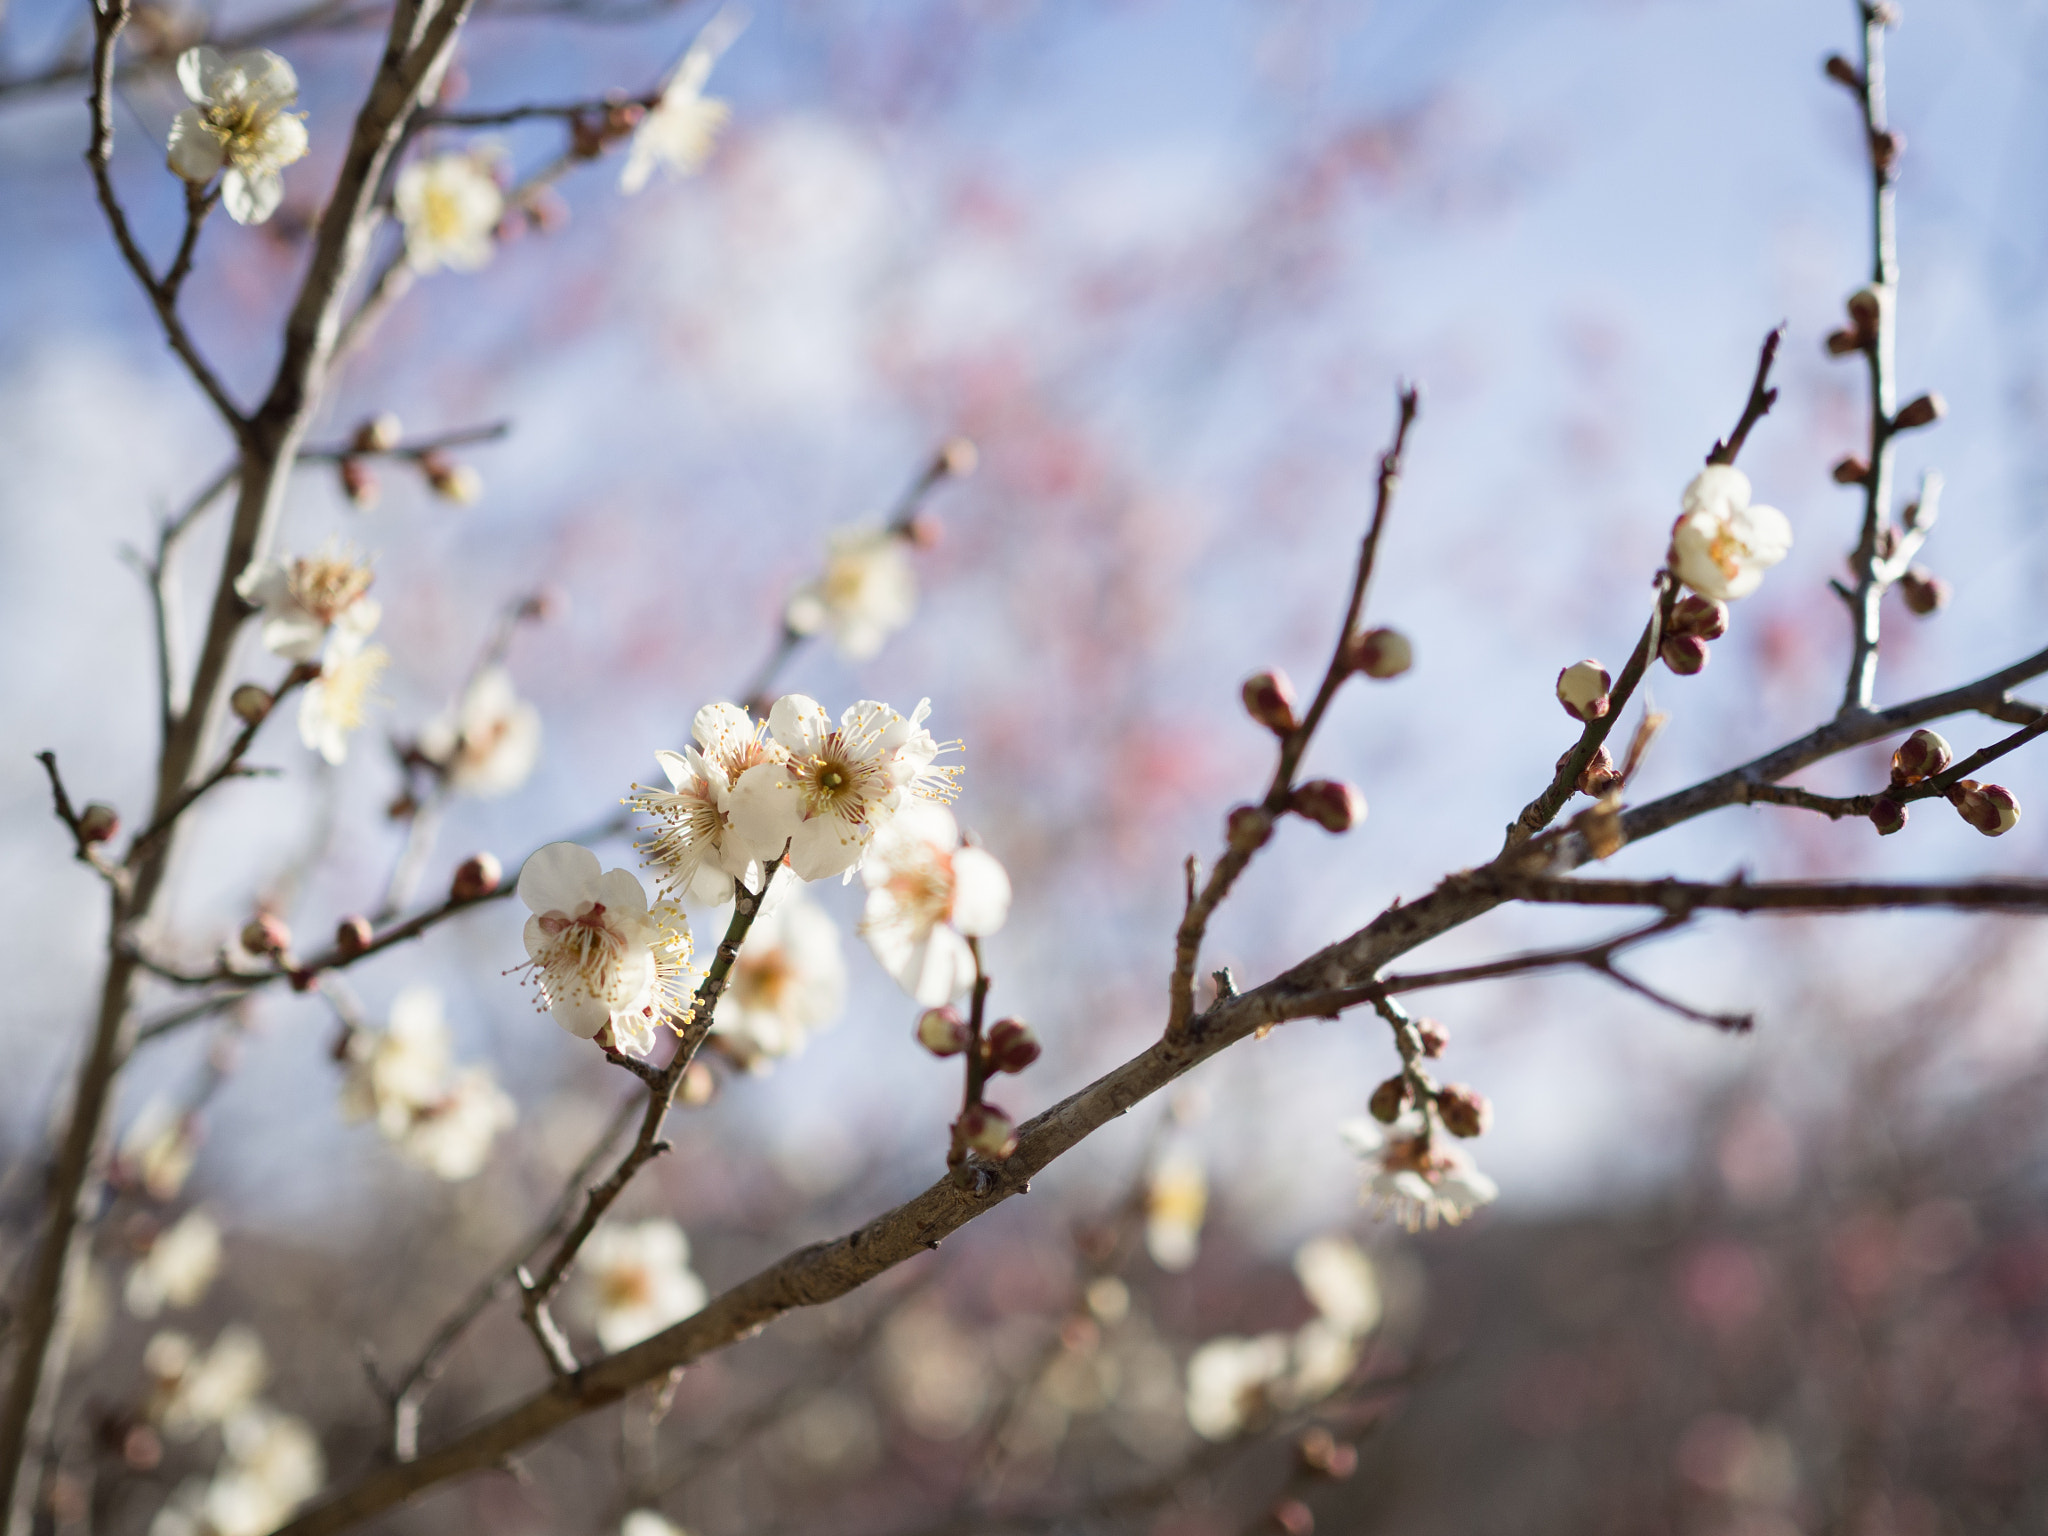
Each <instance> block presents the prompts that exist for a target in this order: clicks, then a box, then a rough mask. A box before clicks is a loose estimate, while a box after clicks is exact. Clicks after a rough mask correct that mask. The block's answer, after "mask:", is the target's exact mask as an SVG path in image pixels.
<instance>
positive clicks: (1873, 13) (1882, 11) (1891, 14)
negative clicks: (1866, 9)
mask: <svg viewBox="0 0 2048 1536" xmlns="http://www.w3.org/2000/svg"><path fill="white" fill-rule="evenodd" d="M1870 19H1871V20H1872V21H1874V22H1876V23H1877V24H1878V25H1879V26H1880V27H1896V26H1897V25H1898V24H1899V21H1900V19H1901V13H1900V10H1899V8H1898V6H1897V5H1895V4H1893V3H1892V0H1877V3H1876V4H1875V5H1873V6H1871V8H1870Z"/></svg>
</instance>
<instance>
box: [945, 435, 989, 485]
mask: <svg viewBox="0 0 2048 1536" xmlns="http://www.w3.org/2000/svg"><path fill="white" fill-rule="evenodd" d="M980 464H981V450H980V449H979V448H977V447H975V446H974V439H973V438H971V437H951V438H948V439H946V444H945V446H944V447H942V448H941V449H939V457H938V468H939V469H940V471H941V472H943V473H945V474H948V475H951V476H952V477H953V478H954V479H955V480H965V479H966V478H967V477H968V476H969V475H971V474H973V473H974V471H975V470H976V469H977V468H978V467H979V466H980Z"/></svg>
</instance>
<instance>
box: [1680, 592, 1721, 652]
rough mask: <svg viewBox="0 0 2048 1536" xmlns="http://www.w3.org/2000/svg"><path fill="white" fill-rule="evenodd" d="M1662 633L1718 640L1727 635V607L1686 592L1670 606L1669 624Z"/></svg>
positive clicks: (1710, 599)
mask: <svg viewBox="0 0 2048 1536" xmlns="http://www.w3.org/2000/svg"><path fill="white" fill-rule="evenodd" d="M1664 633H1665V634H1667V635H1697V636H1699V638H1700V639H1702V640H1718V639H1720V638H1721V637H1722V636H1723V635H1725V634H1727V633H1728V605H1727V604H1726V603H1717V602H1715V601H1714V600H1713V599H1712V598H1708V597H1701V596H1700V595H1699V594H1698V593H1697V592H1688V593H1686V595H1685V596H1684V597H1681V598H1680V599H1679V600H1678V601H1677V602H1676V603H1673V604H1672V605H1671V622H1670V623H1669V624H1668V625H1666V626H1665V630H1664Z"/></svg>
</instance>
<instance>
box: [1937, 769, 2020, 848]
mask: <svg viewBox="0 0 2048 1536" xmlns="http://www.w3.org/2000/svg"><path fill="white" fill-rule="evenodd" d="M1948 798H1949V802H1950V804H1952V805H1954V806H1955V808H1956V812H1957V814H1958V815H1960V816H1961V817H1962V818H1963V820H1965V821H1967V822H1968V823H1969V824H1970V825H1971V826H1973V827H1975V828H1976V829H1977V830H1978V831H1979V832H1982V833H1983V834H1984V835H1985V836H1986V837H2002V836H2003V835H2004V834H2005V833H2007V832H2010V831H2011V830H2012V829H2013V828H2014V827H2016V826H2018V825H2019V820H2020V803H2019V801H2018V800H2016V799H2015V798H2013V793H2012V791H2011V790H2009V789H2007V788H2006V787H2005V786H2004V785H2003V784H1979V783H1978V782H1977V781H1976V780H1975V779H1964V780H1963V781H1962V782H1961V783H1960V784H1958V785H1956V786H1955V788H1953V789H1951V790H1950V791H1949V792H1948Z"/></svg>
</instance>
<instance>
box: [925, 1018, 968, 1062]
mask: <svg viewBox="0 0 2048 1536" xmlns="http://www.w3.org/2000/svg"><path fill="white" fill-rule="evenodd" d="M917 1043H918V1044H919V1045H921V1046H923V1047H924V1048H925V1049H926V1050H928V1051H930V1052H931V1053H932V1054H933V1055H934V1056H958V1055H959V1054H960V1053H961V1052H962V1051H964V1050H966V1049H967V1021H966V1020H965V1019H963V1018H961V1017H960V1014H959V1011H958V1010H957V1009H953V1008H927V1009H925V1011H924V1012H923V1013H921V1014H919V1015H918V1019H917Z"/></svg>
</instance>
